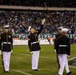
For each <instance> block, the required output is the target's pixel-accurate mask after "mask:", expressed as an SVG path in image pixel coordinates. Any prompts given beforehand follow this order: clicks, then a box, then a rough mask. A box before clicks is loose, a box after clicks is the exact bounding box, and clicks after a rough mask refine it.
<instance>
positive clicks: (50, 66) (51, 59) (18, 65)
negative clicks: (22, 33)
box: [0, 45, 76, 75]
mask: <svg viewBox="0 0 76 75" xmlns="http://www.w3.org/2000/svg"><path fill="white" fill-rule="evenodd" d="M73 57H76V45H72V46H71V56H70V57H69V59H70V58H73ZM39 69H40V71H37V72H35V71H32V70H31V54H30V52H29V49H28V46H14V48H13V53H12V55H11V64H10V73H8V74H4V73H3V69H2V67H1V58H0V75H57V72H58V69H57V63H56V55H55V52H54V49H53V46H41V53H40V60H39ZM70 70H72V72H73V73H72V75H76V67H70ZM64 75H66V72H64Z"/></svg>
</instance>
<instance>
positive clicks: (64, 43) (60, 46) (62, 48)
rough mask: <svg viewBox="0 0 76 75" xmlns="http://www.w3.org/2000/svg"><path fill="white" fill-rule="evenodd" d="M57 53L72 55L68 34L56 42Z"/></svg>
mask: <svg viewBox="0 0 76 75" xmlns="http://www.w3.org/2000/svg"><path fill="white" fill-rule="evenodd" d="M56 49H57V54H68V55H70V39H69V38H68V37H67V36H66V35H62V36H60V37H59V38H58V39H57V42H56Z"/></svg>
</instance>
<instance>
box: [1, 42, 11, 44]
mask: <svg viewBox="0 0 76 75" xmlns="http://www.w3.org/2000/svg"><path fill="white" fill-rule="evenodd" d="M2 44H11V43H10V42H2Z"/></svg>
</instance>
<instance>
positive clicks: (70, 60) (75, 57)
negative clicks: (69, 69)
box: [68, 57, 76, 61]
mask: <svg viewBox="0 0 76 75" xmlns="http://www.w3.org/2000/svg"><path fill="white" fill-rule="evenodd" d="M75 58H76V57H74V58H71V59H69V60H68V61H71V60H73V59H75Z"/></svg>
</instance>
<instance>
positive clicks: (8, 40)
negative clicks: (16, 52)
mask: <svg viewBox="0 0 76 75" xmlns="http://www.w3.org/2000/svg"><path fill="white" fill-rule="evenodd" d="M12 48H13V39H12V34H10V33H5V32H4V33H3V34H1V50H2V51H5V52H10V51H11V50H12Z"/></svg>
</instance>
